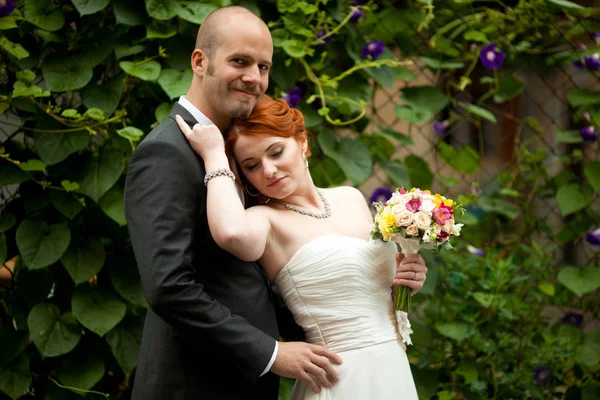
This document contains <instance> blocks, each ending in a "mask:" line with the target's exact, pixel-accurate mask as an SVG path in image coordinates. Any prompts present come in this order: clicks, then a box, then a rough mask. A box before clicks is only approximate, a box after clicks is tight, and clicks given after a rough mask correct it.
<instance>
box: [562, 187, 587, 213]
mask: <svg viewBox="0 0 600 400" xmlns="http://www.w3.org/2000/svg"><path fill="white" fill-rule="evenodd" d="M592 200H594V189H592V187H591V186H590V185H588V184H579V183H570V184H568V185H565V186H562V187H561V188H560V189H558V192H557V193H556V201H557V202H558V206H559V207H560V212H561V214H562V215H563V216H567V215H569V214H573V213H574V212H577V211H579V210H582V209H584V208H585V207H587V206H588V205H589V204H590V203H591V202H592Z"/></svg>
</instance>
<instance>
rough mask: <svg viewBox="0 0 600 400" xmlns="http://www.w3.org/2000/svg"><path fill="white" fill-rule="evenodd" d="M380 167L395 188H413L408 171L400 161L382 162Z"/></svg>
mask: <svg viewBox="0 0 600 400" xmlns="http://www.w3.org/2000/svg"><path fill="white" fill-rule="evenodd" d="M379 166H380V167H381V169H382V170H383V172H385V174H386V175H387V177H388V178H389V180H390V181H391V182H392V183H393V184H394V185H395V186H397V187H406V188H407V187H410V186H411V180H410V175H409V173H408V170H407V169H406V167H405V166H404V164H402V163H401V162H400V161H397V160H381V161H379Z"/></svg>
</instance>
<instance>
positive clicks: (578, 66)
mask: <svg viewBox="0 0 600 400" xmlns="http://www.w3.org/2000/svg"><path fill="white" fill-rule="evenodd" d="M573 66H574V67H575V69H578V70H580V71H581V70H582V69H583V68H584V65H583V63H582V62H581V60H575V61H573Z"/></svg>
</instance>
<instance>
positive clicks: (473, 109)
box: [458, 101, 497, 124]
mask: <svg viewBox="0 0 600 400" xmlns="http://www.w3.org/2000/svg"><path fill="white" fill-rule="evenodd" d="M458 104H459V105H460V106H461V107H462V108H464V109H465V110H467V111H468V112H470V113H471V114H473V115H476V116H478V117H481V118H483V119H485V120H487V121H490V122H492V123H494V124H495V123H496V122H497V121H496V116H495V115H494V114H492V113H491V112H489V111H488V110H486V109H485V108H483V107H479V106H476V105H475V104H469V103H463V102H461V101H459V102H458Z"/></svg>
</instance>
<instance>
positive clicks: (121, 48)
mask: <svg viewBox="0 0 600 400" xmlns="http://www.w3.org/2000/svg"><path fill="white" fill-rule="evenodd" d="M144 50H146V47H144V46H142V45H141V44H136V45H134V46H129V45H126V44H118V45H116V46H115V57H117V60H119V59H121V58H125V57H129V56H132V55H134V54H139V53H141V52H142V51H144Z"/></svg>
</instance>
